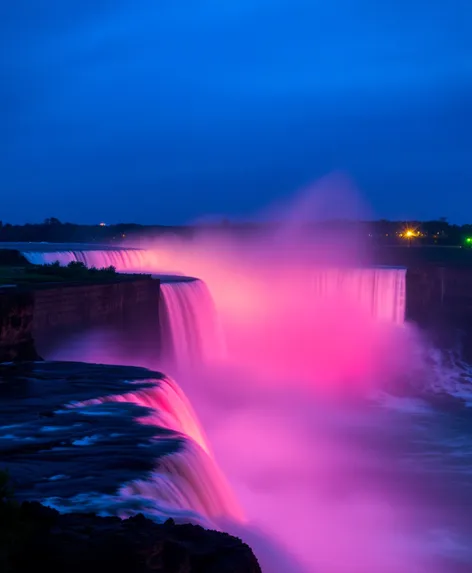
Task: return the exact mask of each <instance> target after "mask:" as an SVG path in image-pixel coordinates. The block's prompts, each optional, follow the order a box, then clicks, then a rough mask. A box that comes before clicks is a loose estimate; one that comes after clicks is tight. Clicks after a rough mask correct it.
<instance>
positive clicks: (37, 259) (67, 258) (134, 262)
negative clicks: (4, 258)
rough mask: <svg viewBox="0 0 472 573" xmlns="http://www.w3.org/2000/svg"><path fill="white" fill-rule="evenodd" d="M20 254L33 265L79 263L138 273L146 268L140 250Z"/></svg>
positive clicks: (143, 255) (88, 250) (63, 251)
mask: <svg viewBox="0 0 472 573" xmlns="http://www.w3.org/2000/svg"><path fill="white" fill-rule="evenodd" d="M22 254H23V256H24V257H25V258H26V259H27V260H28V261H29V262H30V263H32V264H34V265H45V264H51V263H55V262H59V263H60V264H61V265H63V266H66V265H68V264H69V263H71V262H81V263H84V265H85V266H87V267H89V268H91V267H95V268H104V267H110V266H113V267H115V268H116V269H117V270H118V271H122V272H127V271H128V272H130V271H139V270H142V269H144V268H146V267H147V266H148V257H147V256H146V255H147V252H146V251H142V250H140V249H103V250H95V249H78V250H59V251H22Z"/></svg>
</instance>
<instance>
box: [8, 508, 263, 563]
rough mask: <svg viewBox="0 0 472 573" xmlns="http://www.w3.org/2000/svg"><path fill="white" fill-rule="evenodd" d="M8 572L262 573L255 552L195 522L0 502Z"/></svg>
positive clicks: (224, 534)
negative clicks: (157, 520)
mask: <svg viewBox="0 0 472 573" xmlns="http://www.w3.org/2000/svg"><path fill="white" fill-rule="evenodd" d="M0 503H1V505H0V535H1V537H0V569H1V570H2V572H4V573H31V572H32V571H36V570H38V568H40V569H41V570H42V571H47V573H95V572H96V573H104V572H106V571H110V572H112V573H147V572H151V571H152V572H160V573H261V569H260V567H259V564H258V562H257V560H256V558H255V556H254V554H253V553H252V551H251V549H250V548H249V547H248V546H247V545H246V544H244V543H243V542H242V541H241V540H239V539H237V538H235V537H232V536H230V535H228V534H226V533H220V532H217V531H209V530H205V529H203V528H202V527H199V526H196V525H176V524H175V523H174V522H173V521H172V520H169V521H167V522H166V523H165V524H163V525H158V524H156V523H154V522H152V521H150V520H149V519H146V518H145V517H144V516H143V515H137V516H135V517H131V518H129V519H126V520H121V519H119V518H118V517H98V516H96V515H93V514H68V515H62V514H59V513H58V512H57V511H55V510H53V509H50V508H48V507H45V506H43V505H41V504H39V503H37V502H33V503H30V502H24V503H23V504H22V505H20V506H14V505H12V504H11V503H5V502H4V501H2V502H0Z"/></svg>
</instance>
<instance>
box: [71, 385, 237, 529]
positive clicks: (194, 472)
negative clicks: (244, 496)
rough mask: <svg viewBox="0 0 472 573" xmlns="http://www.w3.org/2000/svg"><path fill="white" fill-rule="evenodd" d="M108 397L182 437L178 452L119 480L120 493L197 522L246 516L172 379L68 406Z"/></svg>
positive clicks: (81, 405)
mask: <svg viewBox="0 0 472 573" xmlns="http://www.w3.org/2000/svg"><path fill="white" fill-rule="evenodd" d="M110 402H120V403H132V404H136V405H138V406H141V407H143V408H146V409H147V414H146V415H145V416H143V417H141V418H139V419H138V421H139V422H140V423H142V424H151V425H154V426H156V427H158V428H163V429H165V430H170V431H172V432H175V433H176V434H177V436H176V437H179V438H180V440H181V446H180V448H179V451H177V452H175V453H172V454H166V455H164V456H162V457H160V458H159V459H158V460H156V465H155V468H154V470H153V471H152V472H151V474H150V475H148V476H146V477H145V478H143V479H140V480H135V481H133V482H129V483H127V484H125V485H123V487H122V488H121V490H120V495H121V496H122V497H123V498H124V499H127V498H130V497H134V496H138V497H139V498H140V499H141V500H144V501H147V502H148V503H147V504H146V505H147V506H148V507H149V508H150V512H151V513H152V514H153V515H154V516H155V517H157V518H163V517H164V518H165V517H166V516H173V517H176V516H179V515H180V516H182V517H184V518H185V519H187V520H189V519H190V520H191V521H197V522H198V521H199V519H200V518H201V517H204V518H207V519H209V520H213V519H221V518H224V519H228V518H230V519H234V520H237V521H242V520H243V519H244V517H243V513H242V511H241V509H240V507H239V505H238V503H237V501H236V499H235V497H234V494H233V493H232V491H231V488H230V486H229V485H228V483H227V481H226V479H225V477H224V475H223V473H222V472H221V470H220V469H219V467H218V465H217V463H216V461H215V459H214V457H213V453H212V451H211V449H210V447H209V445H208V442H207V439H206V437H205V435H204V432H203V430H202V428H201V426H200V423H199V421H198V419H197V417H196V415H195V413H194V411H193V409H192V407H191V405H190V403H189V401H188V400H187V398H186V397H185V394H184V393H183V391H182V390H181V389H180V388H179V387H178V385H177V384H176V383H175V382H174V381H173V380H172V379H171V378H168V377H166V378H163V379H162V380H160V381H159V384H156V385H155V386H153V387H152V388H146V389H139V390H136V391H134V392H133V391H131V392H127V393H126V394H121V395H112V396H103V397H100V398H94V399H91V400H86V401H83V402H75V403H73V404H70V405H69V407H70V408H86V407H91V406H99V405H101V404H106V403H110Z"/></svg>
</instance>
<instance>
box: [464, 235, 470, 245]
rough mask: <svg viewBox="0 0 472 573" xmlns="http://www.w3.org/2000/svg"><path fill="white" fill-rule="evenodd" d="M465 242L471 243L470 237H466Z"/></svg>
mask: <svg viewBox="0 0 472 573" xmlns="http://www.w3.org/2000/svg"><path fill="white" fill-rule="evenodd" d="M465 242H466V243H467V244H468V245H472V237H466V239H465Z"/></svg>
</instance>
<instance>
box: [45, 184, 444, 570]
mask: <svg viewBox="0 0 472 573" xmlns="http://www.w3.org/2000/svg"><path fill="white" fill-rule="evenodd" d="M332 183H333V182H332ZM338 183H339V180H337V179H336V184H338ZM330 189H331V187H330V185H327V184H326V182H324V184H323V185H322V186H321V188H318V187H316V186H315V187H314V188H310V190H309V191H308V195H307V193H306V192H305V193H303V194H302V196H301V197H300V198H299V200H298V201H297V202H296V204H294V205H293V206H292V208H291V209H285V217H284V220H283V221H282V222H281V223H280V211H278V214H279V216H278V220H279V224H278V225H277V226H276V227H275V228H274V227H271V228H270V229H269V230H266V231H264V232H262V231H261V232H257V233H252V234H249V235H246V236H244V237H238V236H237V235H234V234H231V233H229V232H227V231H224V230H222V231H215V230H214V229H213V230H211V231H206V230H204V229H202V230H201V232H199V233H197V235H196V236H195V237H194V238H193V239H192V240H190V241H189V240H185V241H184V240H180V239H166V240H162V239H159V238H156V239H155V240H149V239H145V240H142V241H138V242H137V243H133V246H139V247H140V248H142V249H145V250H144V252H142V253H140V258H139V268H138V266H135V265H137V262H136V261H134V259H132V255H130V259H129V260H128V262H127V263H126V264H124V265H123V268H118V270H121V271H130V270H142V271H147V272H152V273H155V274H159V273H164V274H165V273H174V274H182V275H188V276H192V277H197V278H198V279H201V281H204V283H205V285H206V287H207V288H208V290H209V293H210V295H211V299H212V301H213V302H211V304H210V303H209V302H208V299H207V298H205V297H202V298H200V299H199V300H200V303H199V301H198V300H197V301H195V304H193V306H192V309H191V312H192V313H194V314H195V315H198V316H199V318H198V320H201V321H208V320H210V319H211V321H212V323H213V324H214V323H215V322H214V321H216V322H217V323H218V325H217V326H218V336H221V342H222V344H217V345H215V352H214V354H213V355H211V356H209V357H208V356H206V357H205V360H204V362H203V363H200V364H197V363H195V362H194V361H191V360H189V361H186V360H182V359H179V356H180V357H183V356H188V355H189V354H188V353H186V352H185V351H184V349H183V348H182V349H181V351H180V353H179V347H178V346H177V348H176V353H172V354H169V355H166V356H162V357H161V359H159V360H156V361H155V362H152V363H146V364H143V363H141V362H140V359H139V357H138V356H132V357H131V356H130V357H127V356H123V354H119V355H117V354H116V353H114V352H113V349H112V348H113V345H112V344H111V343H110V340H108V341H106V340H104V339H102V340H100V339H98V340H97V339H95V340H94V341H90V340H89V341H87V340H81V341H79V342H78V343H77V344H76V345H75V346H74V345H69V347H68V348H67V349H65V348H64V349H63V350H62V351H59V352H58V353H56V354H55V356H54V358H66V359H73V358H76V357H77V356H80V357H81V359H82V360H91V361H96V362H116V361H119V362H125V363H132V364H136V363H138V364H140V365H144V366H149V367H151V368H154V369H161V370H163V371H164V372H165V373H166V374H169V375H170V376H172V377H174V378H175V380H176V381H177V383H178V384H179V386H180V387H181V388H183V390H184V391H185V393H186V395H187V396H188V398H189V400H190V402H191V403H192V405H193V407H194V409H195V411H196V414H197V416H198V418H199V419H200V421H201V423H202V427H203V428H204V431H205V433H206V435H207V437H208V441H209V444H210V446H211V448H212V452H213V455H214V458H215V460H216V461H217V463H218V464H219V466H220V467H221V469H222V471H223V473H224V475H225V476H226V478H227V480H228V482H229V484H230V486H231V488H232V490H233V491H234V493H235V495H236V498H237V499H238V501H239V503H240V504H241V507H242V510H243V512H244V514H245V518H246V520H247V522H240V523H229V522H228V521H227V520H224V516H221V519H220V521H219V522H218V520H217V521H216V522H215V523H217V522H218V523H219V524H220V525H221V526H222V527H224V528H226V529H229V530H230V531H233V532H235V533H237V534H239V535H240V536H241V537H242V538H243V539H244V540H247V542H248V543H250V544H251V546H252V547H253V549H254V551H255V553H256V555H257V557H258V558H259V560H260V561H261V565H262V568H263V571H264V573H279V572H280V573H282V572H283V573H285V572H288V571H304V572H308V573H316V572H320V573H379V572H381V573H398V572H399V571H405V572H406V571H408V573H426V572H428V573H446V571H447V572H449V573H450V572H452V571H454V569H453V568H452V566H451V562H449V561H448V559H449V558H452V557H451V555H450V554H449V553H448V552H447V550H444V547H446V546H447V543H446V542H445V541H444V543H442V541H443V538H442V537H441V535H442V534H439V533H438V531H439V530H440V523H441V517H442V514H440V513H439V512H435V511H436V510H435V509H434V500H435V499H436V496H437V495H438V491H440V492H442V493H444V492H443V489H444V488H443V482H442V481H441V475H440V472H439V473H436V477H435V478H431V477H428V471H427V468H426V467H423V466H422V464H421V462H418V461H417V460H416V459H415V458H414V457H412V452H411V451H410V446H409V444H410V442H412V441H414V440H415V436H416V433H417V431H418V430H417V424H416V421H415V420H416V419H417V417H418V416H420V417H428V416H429V415H430V412H429V410H428V408H427V407H423V406H422V405H421V404H420V406H418V407H417V406H416V402H415V403H414V404H413V406H412V405H411V402H409V401H408V398H405V401H406V403H408V408H406V409H405V411H404V410H403V409H402V408H400V409H389V408H385V407H384V406H383V405H382V404H379V402H376V401H375V400H373V398H372V397H373V396H375V395H378V393H382V392H386V391H387V390H388V391H392V389H393V390H395V388H396V387H401V388H404V387H406V386H408V384H409V383H410V382H414V381H415V380H417V379H418V378H419V377H421V376H423V375H424V374H425V368H426V365H425V363H424V361H423V359H422V356H423V353H422V351H421V345H422V344H423V343H422V341H421V339H420V337H419V336H418V335H417V333H415V332H414V330H413V329H412V328H410V327H409V325H407V324H405V323H404V293H403V292H402V290H401V289H402V285H404V274H402V273H404V271H403V270H402V269H390V270H379V269H373V268H371V266H370V265H369V260H368V256H367V255H368V253H366V251H365V249H363V248H361V241H360V240H359V241H357V240H356V239H353V238H352V237H347V236H343V234H342V232H340V231H336V233H334V234H329V233H327V234H326V235H323V236H322V237H316V236H313V233H310V232H309V231H308V230H307V226H306V223H307V221H309V220H310V216H309V215H310V208H311V207H312V206H316V205H319V204H320V201H321V202H322V203H323V202H326V201H328V202H329V200H330ZM313 193H314V194H315V195H312V194H313ZM317 194H320V195H317ZM333 197H335V199H336V204H339V203H340V202H341V204H342V205H343V206H346V205H350V204H352V201H350V199H351V198H352V189H348V190H345V189H343V188H339V187H337V188H336V193H335V194H333ZM342 197H345V200H344V201H341V199H340V198H342ZM124 246H126V245H124ZM176 285H177V286H176V287H175V288H179V287H178V283H176ZM202 288H203V286H202ZM366 289H367V291H366ZM369 289H370V290H369ZM376 289H377V290H376ZM366 292H368V296H364V295H365V293H366ZM402 296H403V299H402ZM179 328H181V329H185V328H186V326H185V324H184V323H181V324H180V326H179ZM185 334H186V335H188V334H189V333H188V332H185ZM179 340H180V343H181V344H182V345H184V344H186V339H185V336H182V337H181V338H180V339H179ZM223 348H224V351H223V350H222V349H223ZM74 349H75V350H74ZM412 412H413V413H412ZM415 464H416V465H415ZM413 468H415V469H413ZM451 503H452V502H451ZM445 511H446V513H447V512H448V510H447V509H446V510H445ZM438 535H439V537H438ZM446 537H447V536H446ZM444 539H446V538H444Z"/></svg>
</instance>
